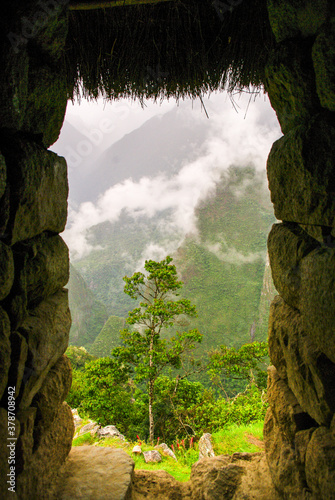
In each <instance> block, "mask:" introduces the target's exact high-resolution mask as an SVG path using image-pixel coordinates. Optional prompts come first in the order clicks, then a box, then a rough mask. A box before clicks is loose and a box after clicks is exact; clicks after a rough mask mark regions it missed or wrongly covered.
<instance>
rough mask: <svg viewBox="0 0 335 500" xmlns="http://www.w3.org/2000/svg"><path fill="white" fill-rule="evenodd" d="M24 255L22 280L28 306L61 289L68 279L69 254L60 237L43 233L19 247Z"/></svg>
mask: <svg viewBox="0 0 335 500" xmlns="http://www.w3.org/2000/svg"><path fill="white" fill-rule="evenodd" d="M19 251H22V252H23V253H25V254H26V259H25V269H24V275H25V277H24V281H25V283H26V287H27V288H26V291H27V302H28V307H31V306H32V305H33V304H36V303H38V302H40V301H42V300H43V299H44V298H46V297H48V296H50V295H53V294H54V293H56V292H57V291H58V290H59V289H61V288H63V287H64V286H65V285H66V284H67V282H68V280H69V251H68V248H67V246H66V244H65V242H64V241H63V239H62V238H61V237H60V236H58V235H57V236H51V237H49V236H48V235H46V234H43V235H41V236H38V237H37V238H34V239H33V240H30V241H29V242H27V243H26V244H24V245H22V246H21V247H20V250H19Z"/></svg>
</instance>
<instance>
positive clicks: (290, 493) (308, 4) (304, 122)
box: [264, 0, 335, 500]
mask: <svg viewBox="0 0 335 500" xmlns="http://www.w3.org/2000/svg"><path fill="white" fill-rule="evenodd" d="M268 11H269V18H270V22H271V26H272V29H273V32H274V34H275V37H276V41H277V46H276V48H275V50H274V52H273V54H272V56H271V57H270V60H269V63H268V66H267V82H266V88H267V90H268V93H269V97H270V100H271V103H272V106H273V107H274V109H275V110H276V112H277V116H278V120H279V122H280V124H281V128H282V131H283V133H284V136H283V137H282V138H281V139H279V140H278V141H276V142H275V143H274V145H273V147H272V149H271V152H270V155H269V158H268V164H267V168H268V179H269V187H270V191H271V198H272V201H273V204H274V210H275V215H276V217H277V219H278V220H279V221H282V222H279V223H278V224H275V225H274V226H273V228H272V230H271V233H270V235H269V239H268V249H269V257H270V265H271V269H272V275H273V280H274V284H275V287H276V289H277V291H278V293H279V296H278V297H276V298H275V300H274V301H273V303H272V306H271V312H270V321H269V349H270V358H271V362H272V364H273V366H271V368H270V369H269V378H268V397H269V403H270V409H269V410H268V413H267V416H266V420H265V426H264V435H265V441H266V452H267V458H268V463H269V467H270V471H271V474H272V479H273V481H274V484H275V487H276V488H277V490H278V492H279V493H281V495H282V497H283V498H285V499H286V498H287V499H291V498H292V499H293V498H295V499H298V498H299V499H300V498H301V499H305V498H306V499H307V498H312V499H316V498H318V499H321V498H322V499H323V500H328V499H335V416H334V414H335V238H334V235H335V232H334V226H335V120H334V118H335V116H334V111H335V80H334V77H335V44H334V41H335V39H334V37H335V17H334V5H333V3H332V2H330V1H329V2H328V1H327V0H317V1H311V0H295V1H288V0H287V1H286V0H284V1H283V0H281V1H279V0H268Z"/></svg>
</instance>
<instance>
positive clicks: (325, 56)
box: [312, 20, 335, 111]
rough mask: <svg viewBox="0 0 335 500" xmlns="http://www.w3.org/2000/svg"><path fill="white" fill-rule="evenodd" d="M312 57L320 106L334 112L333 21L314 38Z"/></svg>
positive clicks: (334, 29) (334, 61) (334, 53)
mask: <svg viewBox="0 0 335 500" xmlns="http://www.w3.org/2000/svg"><path fill="white" fill-rule="evenodd" d="M312 57H313V63H314V70H315V78H316V90H317V93H318V96H319V99H320V102H321V105H322V106H323V107H324V108H326V109H329V110H330V111H335V20H333V22H332V23H330V24H329V25H328V26H326V27H325V28H324V29H323V30H322V32H321V33H320V34H319V35H318V37H317V38H316V40H315V43H314V45H313V50H312Z"/></svg>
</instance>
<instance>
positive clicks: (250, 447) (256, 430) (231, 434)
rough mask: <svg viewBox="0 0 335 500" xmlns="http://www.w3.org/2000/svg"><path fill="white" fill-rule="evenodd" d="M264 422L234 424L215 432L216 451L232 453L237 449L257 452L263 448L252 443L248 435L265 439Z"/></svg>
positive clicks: (221, 453)
mask: <svg viewBox="0 0 335 500" xmlns="http://www.w3.org/2000/svg"><path fill="white" fill-rule="evenodd" d="M263 425H264V423H263V422H254V423H252V424H249V425H240V426H237V425H232V426H230V427H227V428H225V429H222V430H220V431H218V432H215V433H214V434H213V442H214V451H215V454H216V455H231V454H232V453H235V452H237V451H239V452H248V453H256V452H258V451H262V448H260V447H259V446H256V445H255V444H253V443H251V442H250V441H249V439H248V436H252V437H253V438H256V440H259V441H263Z"/></svg>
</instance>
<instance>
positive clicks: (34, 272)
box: [0, 0, 74, 500]
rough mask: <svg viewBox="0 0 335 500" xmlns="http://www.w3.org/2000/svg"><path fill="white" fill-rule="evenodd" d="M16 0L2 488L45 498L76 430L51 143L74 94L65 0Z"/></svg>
mask: <svg viewBox="0 0 335 500" xmlns="http://www.w3.org/2000/svg"><path fill="white" fill-rule="evenodd" d="M16 4H17V5H16V15H14V12H11V7H8V9H7V12H6V13H3V15H2V19H1V22H0V24H1V26H0V27H1V31H2V43H1V54H0V62H1V68H2V72H1V77H0V153H1V154H0V399H1V403H0V464H1V470H0V497H1V498H4V499H6V498H18V499H20V500H21V499H22V500H25V499H32V498H39V499H44V498H45V499H49V498H53V488H54V486H55V484H56V479H57V475H58V474H59V471H60V468H61V466H62V464H63V463H64V461H65V459H66V457H67V455H68V453H69V451H70V448H71V443H72V436H73V431H74V429H73V420H72V414H71V411H70V408H69V407H68V406H67V405H66V403H64V399H65V397H66V395H67V393H68V391H69V388H70V385H71V366H70V364H69V361H68V359H67V358H66V357H65V356H64V352H65V350H66V347H67V344H68V336H69V329H70V322H71V319H70V311H69V307H68V297H67V290H66V289H64V286H65V285H66V283H67V281H68V277H69V258H68V250H67V247H66V245H65V243H64V241H63V240H62V238H61V237H60V236H59V233H60V232H62V231H63V230H64V227H65V223H66V217H67V195H68V184H67V167H66V162H65V160H64V158H60V157H58V156H57V155H56V154H54V153H52V152H50V151H48V150H47V148H48V147H49V146H50V145H51V144H52V143H54V142H55V140H57V137H58V135H59V132H60V129H61V126H62V123H63V119H64V113H65V109H66V103H67V97H68V93H67V89H66V85H65V83H64V82H65V81H66V80H65V78H64V75H63V74H62V63H61V58H62V48H63V47H64V43H65V37H66V32H67V15H66V12H65V2H61V1H57V2H44V3H43V2H36V1H32V0H30V1H27V2H16ZM46 9H49V10H46ZM37 14H39V15H38V16H37ZM6 15H7V16H8V17H7V18H6ZM27 26H28V27H27ZM28 28H29V29H30V31H29V29H28ZM8 387H14V388H15V416H16V420H15V432H16V435H15V437H16V438H17V440H16V446H15V481H16V484H15V493H12V492H10V491H8V487H9V484H8V483H7V480H8V479H9V477H8V476H7V474H8V473H9V464H8V454H9V450H8V447H7V443H8V439H7V438H8V437H9V434H8V413H7V407H8Z"/></svg>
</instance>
